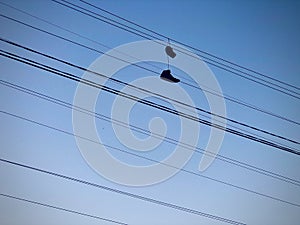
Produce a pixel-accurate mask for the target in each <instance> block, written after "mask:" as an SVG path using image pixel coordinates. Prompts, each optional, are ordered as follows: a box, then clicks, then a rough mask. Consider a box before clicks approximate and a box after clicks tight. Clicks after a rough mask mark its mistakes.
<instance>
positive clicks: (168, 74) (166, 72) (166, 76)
mask: <svg viewBox="0 0 300 225" xmlns="http://www.w3.org/2000/svg"><path fill="white" fill-rule="evenodd" d="M160 78H161V79H163V80H165V81H168V82H172V83H178V82H179V81H180V80H179V79H177V78H175V77H173V76H172V74H171V70H164V71H162V73H161V74H160Z"/></svg>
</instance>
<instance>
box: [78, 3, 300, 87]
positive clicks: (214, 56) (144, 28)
mask: <svg viewBox="0 0 300 225" xmlns="http://www.w3.org/2000/svg"><path fill="white" fill-rule="evenodd" d="M79 1H81V2H83V3H85V4H87V5H89V6H91V7H93V8H95V9H98V10H100V11H102V12H105V13H107V14H109V15H111V16H114V17H116V18H118V19H121V20H123V21H125V22H128V23H130V24H132V25H134V26H137V27H139V28H142V29H143V30H146V31H148V32H150V33H153V34H155V35H157V36H159V37H161V38H164V39H165V40H170V41H172V42H174V43H177V44H180V45H182V46H185V47H187V48H189V49H193V50H195V51H196V52H200V53H203V54H205V55H208V56H210V57H213V58H215V59H217V60H220V61H223V62H226V63H228V64H230V65H233V66H236V67H238V68H241V69H244V70H246V71H249V72H252V73H255V74H257V75H260V76H262V77H265V78H268V79H270V80H273V81H275V82H278V83H281V84H284V85H286V86H289V87H291V88H295V89H297V90H300V88H299V87H297V86H295V85H292V84H289V83H286V82H284V81H281V80H278V79H275V78H273V77H271V76H269V75H266V74H263V73H261V72H257V71H255V70H253V69H249V68H247V67H244V66H241V65H238V64H236V63H234V62H231V61H229V60H226V59H224V58H222V57H218V56H216V55H213V54H211V53H209V52H207V51H203V50H201V49H199V48H195V47H193V46H191V45H188V44H185V43H183V42H180V41H178V40H175V39H172V38H170V37H167V36H165V35H163V34H161V33H158V32H156V31H154V30H152V29H149V28H146V27H144V26H141V25H140V24H137V23H135V22H133V21H130V20H128V19H126V18H124V17H121V16H119V15H117V14H115V13H112V12H110V11H108V10H105V9H103V8H101V7H99V6H96V5H94V4H92V3H89V2H87V1H84V0H79Z"/></svg>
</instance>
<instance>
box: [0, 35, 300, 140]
mask: <svg viewBox="0 0 300 225" xmlns="http://www.w3.org/2000/svg"><path fill="white" fill-rule="evenodd" d="M0 41H3V42H6V43H8V44H10V45H13V46H15V47H18V48H22V49H23V50H27V51H30V52H32V53H35V54H38V55H42V56H43V57H46V58H49V59H52V60H55V61H58V62H61V63H63V64H66V65H68V66H71V67H74V68H77V69H80V70H82V71H84V72H90V73H92V74H95V75H97V76H101V77H105V78H107V79H109V80H112V81H113V82H115V83H119V84H123V85H126V86H128V87H130V88H133V89H136V90H139V91H142V92H143V93H147V94H152V95H154V96H157V97H160V98H162V99H167V100H170V101H172V102H175V103H177V104H179V106H180V107H181V106H185V107H188V108H192V109H195V110H197V111H199V112H202V113H205V114H208V115H210V116H216V117H219V118H221V119H225V120H227V121H229V122H232V123H235V124H238V125H241V126H243V127H247V128H250V129H252V130H255V131H259V132H262V133H264V134H268V135H271V136H273V137H276V138H280V139H283V140H285V141H289V142H292V143H294V144H300V143H299V142H298V141H295V140H292V139H290V138H286V137H283V136H281V135H277V134H274V133H272V132H269V131H266V130H263V129H260V128H257V127H254V126H251V125H248V124H246V123H242V122H239V121H237V120H234V119H231V118H227V117H224V116H220V115H218V114H215V113H211V112H209V111H208V110H205V109H202V108H199V107H194V106H190V105H188V104H186V103H184V102H181V101H178V100H175V99H172V98H170V97H168V96H164V95H161V94H158V93H155V92H152V91H150V90H146V89H144V88H141V87H137V86H135V85H132V84H129V83H127V82H123V81H120V80H118V79H115V78H111V77H108V76H106V75H104V74H100V73H98V72H95V71H91V70H88V69H86V68H83V67H82V66H78V65H75V64H73V63H70V62H67V61H65V60H61V59H58V58H56V57H53V56H50V55H48V54H44V53H42V52H39V51H36V50H33V49H31V48H28V47H26V46H23V45H20V44H17V43H15V42H12V41H9V40H6V39H3V38H2V37H0ZM218 122H220V121H218ZM232 127H233V128H236V129H239V128H237V127H234V126H232ZM239 130H241V129H239ZM241 131H244V132H245V130H241ZM249 134H252V135H253V133H250V132H249ZM277 144H278V143H277Z"/></svg>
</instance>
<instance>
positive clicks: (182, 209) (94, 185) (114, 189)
mask: <svg viewBox="0 0 300 225" xmlns="http://www.w3.org/2000/svg"><path fill="white" fill-rule="evenodd" d="M0 161H1V162H2V163H6V164H11V165H14V166H17V167H21V168H24V169H25V168H26V169H29V170H32V171H37V172H40V173H43V174H47V175H51V176H54V177H58V178H61V179H65V180H69V181H73V182H77V183H80V184H84V185H87V186H92V187H94V188H98V189H102V190H105V191H108V192H112V193H116V194H120V195H125V196H128V197H131V198H135V199H138V200H142V201H145V202H150V203H153V204H156V205H161V206H165V207H168V208H172V209H175V210H178V211H182V212H186V213H190V214H194V215H197V216H202V217H206V218H210V219H213V220H218V221H222V222H225V223H228V224H234V225H245V224H244V223H241V222H237V221H234V220H231V219H227V218H224V217H220V216H216V215H212V214H209V213H205V212H201V211H199V210H195V209H190V208H187V207H183V206H179V205H175V204H171V203H168V202H164V201H160V200H157V199H154V198H149V197H144V196H142V195H137V194H133V193H130V192H126V191H122V190H119V189H116V188H112V187H108V186H105V185H100V184H96V183H92V182H89V181H86V180H82V179H79V178H75V177H71V176H66V175H64V174H60V173H56V172H52V171H49V170H45V169H41V168H37V167H33V166H30V165H26V164H22V163H18V162H15V161H11V160H7V159H4V158H0Z"/></svg>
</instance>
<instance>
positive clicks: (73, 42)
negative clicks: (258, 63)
mask: <svg viewBox="0 0 300 225" xmlns="http://www.w3.org/2000/svg"><path fill="white" fill-rule="evenodd" d="M1 16H2V17H4V18H7V19H9V20H12V21H14V22H17V23H20V24H22V25H24V26H28V27H30V28H32V29H35V30H38V31H40V32H43V33H46V34H48V35H51V36H54V37H57V38H59V39H62V40H64V41H68V42H70V43H72V44H75V45H78V46H81V47H83V48H87V49H89V50H92V51H95V52H98V53H102V54H105V55H107V56H109V57H112V58H114V59H117V60H120V61H123V62H126V63H129V62H128V61H126V60H123V59H120V58H118V57H115V56H112V55H109V54H107V53H104V52H102V51H100V50H97V49H94V48H91V47H88V46H86V45H83V44H80V43H77V42H75V41H72V40H70V39H67V38H64V37H61V36H59V35H56V34H53V33H50V32H48V31H45V30H42V29H40V28H37V27H34V26H31V25H29V24H26V23H24V22H21V21H18V20H16V19H13V18H10V17H7V16H5V15H1ZM132 65H133V66H136V67H139V68H141V69H144V70H147V71H150V72H152V73H154V74H159V73H157V72H156V71H153V70H150V69H148V68H145V67H142V66H139V65H137V64H132ZM182 83H183V84H186V85H188V86H191V87H195V86H193V85H190V84H188V83H185V82H182ZM195 88H197V89H199V87H195ZM206 91H207V90H206ZM207 92H209V91H207ZM215 95H216V94H215ZM225 99H229V98H228V97H225ZM229 100H231V99H229ZM231 101H233V102H237V101H236V100H231ZM240 104H243V105H245V106H246V104H244V103H242V102H241V103H240ZM248 107H250V108H252V109H255V107H253V106H248ZM258 110H259V109H258ZM259 111H261V112H266V111H265V110H259ZM266 113H268V114H270V115H274V114H272V113H270V112H266ZM275 116H277V115H276V114H275ZM277 117H278V118H282V119H285V120H286V121H289V122H293V123H295V124H298V125H300V123H298V122H296V121H292V120H290V119H288V118H284V117H282V116H277Z"/></svg>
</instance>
